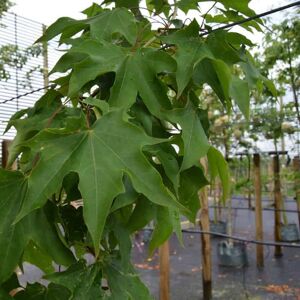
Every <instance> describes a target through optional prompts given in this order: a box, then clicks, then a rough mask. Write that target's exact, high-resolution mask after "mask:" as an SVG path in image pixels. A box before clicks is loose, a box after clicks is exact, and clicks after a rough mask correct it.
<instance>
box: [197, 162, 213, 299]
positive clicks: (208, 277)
mask: <svg viewBox="0 0 300 300" xmlns="http://www.w3.org/2000/svg"><path fill="white" fill-rule="evenodd" d="M201 162H202V164H203V166H204V169H205V170H207V162H206V161H205V160H201ZM199 198H200V204H201V215H200V221H199V225H200V229H201V230H202V231H210V226H209V207H208V197H207V187H204V188H202V189H201V191H200V192H199ZM201 242H202V247H201V249H202V253H201V256H202V285H203V299H205V300H210V299H212V271H211V244H210V236H209V235H208V234H201Z"/></svg>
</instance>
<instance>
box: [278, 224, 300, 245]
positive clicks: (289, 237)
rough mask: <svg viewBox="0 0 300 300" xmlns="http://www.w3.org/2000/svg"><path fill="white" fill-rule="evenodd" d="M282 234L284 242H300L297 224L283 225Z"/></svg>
mask: <svg viewBox="0 0 300 300" xmlns="http://www.w3.org/2000/svg"><path fill="white" fill-rule="evenodd" d="M280 232H281V241H282V242H297V241H299V240H300V235H299V230H298V227H297V225H296V224H287V225H283V224H282V225H281V231H280Z"/></svg>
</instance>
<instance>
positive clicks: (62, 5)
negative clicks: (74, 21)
mask: <svg viewBox="0 0 300 300" xmlns="http://www.w3.org/2000/svg"><path fill="white" fill-rule="evenodd" d="M237 1H240V0H237ZM94 2H96V3H99V2H100V1H97V0H94ZM291 2H292V1H291V0H252V1H251V2H250V7H251V8H252V9H254V10H255V11H256V12H257V13H262V12H264V11H267V10H269V9H271V8H275V7H279V6H282V5H283V4H286V3H291ZM14 3H15V6H14V7H13V8H12V11H13V12H15V13H16V14H18V15H20V16H23V17H27V18H29V19H32V20H35V21H38V22H41V23H44V24H46V25H50V24H51V23H53V22H54V21H55V20H56V19H58V18H59V17H63V16H68V17H72V18H82V17H83V15H82V14H80V12H81V11H82V10H84V9H85V8H87V7H88V6H90V5H91V4H92V3H93V1H92V0H14Z"/></svg>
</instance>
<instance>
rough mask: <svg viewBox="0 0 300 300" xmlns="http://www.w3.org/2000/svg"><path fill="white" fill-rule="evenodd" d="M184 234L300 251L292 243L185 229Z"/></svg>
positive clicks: (299, 246)
mask: <svg viewBox="0 0 300 300" xmlns="http://www.w3.org/2000/svg"><path fill="white" fill-rule="evenodd" d="M182 232H186V233H199V234H208V235H212V236H218V237H224V238H228V239H231V240H235V241H239V242H243V243H246V244H256V245H265V246H281V247H287V248H299V249H300V244H296V243H292V244H288V243H280V242H279V243H278V242H265V241H256V240H248V239H244V238H240V237H237V236H232V235H228V234H224V233H218V232H211V231H203V230H189V229H183V230H182Z"/></svg>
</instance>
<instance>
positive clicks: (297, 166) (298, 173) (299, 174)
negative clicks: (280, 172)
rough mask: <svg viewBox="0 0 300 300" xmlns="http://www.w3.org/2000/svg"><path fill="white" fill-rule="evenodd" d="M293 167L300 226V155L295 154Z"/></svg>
mask: <svg viewBox="0 0 300 300" xmlns="http://www.w3.org/2000/svg"><path fill="white" fill-rule="evenodd" d="M293 169H294V175H295V192H296V203H297V209H298V222H299V228H300V157H299V156H295V158H294V159H293Z"/></svg>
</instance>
